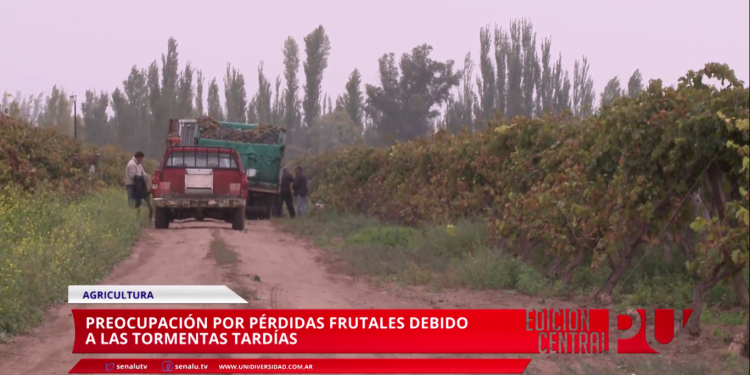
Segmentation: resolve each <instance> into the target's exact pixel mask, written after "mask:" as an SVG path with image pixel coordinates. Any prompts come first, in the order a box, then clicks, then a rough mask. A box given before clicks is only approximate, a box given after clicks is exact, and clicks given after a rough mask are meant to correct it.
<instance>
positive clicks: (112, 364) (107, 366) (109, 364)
mask: <svg viewBox="0 0 750 375" xmlns="http://www.w3.org/2000/svg"><path fill="white" fill-rule="evenodd" d="M104 368H105V369H106V370H107V371H108V372H109V371H112V370H114V369H115V364H114V363H106V364H104Z"/></svg>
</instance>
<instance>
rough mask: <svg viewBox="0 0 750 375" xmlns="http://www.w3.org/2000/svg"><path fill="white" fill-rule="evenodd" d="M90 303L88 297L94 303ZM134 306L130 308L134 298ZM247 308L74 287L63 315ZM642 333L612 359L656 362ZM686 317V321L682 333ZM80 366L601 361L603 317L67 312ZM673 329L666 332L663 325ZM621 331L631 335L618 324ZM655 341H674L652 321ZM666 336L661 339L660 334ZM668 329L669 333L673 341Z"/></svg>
mask: <svg viewBox="0 0 750 375" xmlns="http://www.w3.org/2000/svg"><path fill="white" fill-rule="evenodd" d="M92 296H93V297H92ZM136 296H137V297H136ZM90 300H94V301H98V302H94V303H117V304H122V303H139V304H140V303H156V304H174V303H180V304H235V303H238V304H246V303H247V301H245V300H244V299H242V298H241V297H239V296H238V295H236V294H235V293H234V292H232V291H231V290H230V289H229V288H227V287H226V286H96V287H93V286H92V287H86V286H71V287H70V288H69V302H70V303H92V302H90ZM638 313H639V314H640V318H641V329H640V331H639V332H638V333H637V334H636V335H635V336H634V337H632V338H630V339H626V340H622V339H621V340H619V342H618V353H621V352H626V353H657V352H656V351H655V350H653V349H652V348H651V347H650V346H649V344H648V342H647V340H646V337H645V325H646V324H645V322H646V321H645V318H646V315H645V311H644V310H638ZM689 314H690V311H689V310H685V311H683V327H684V324H685V323H686V322H687V318H688V317H689ZM72 315H73V320H74V323H75V338H74V345H73V353H79V354H94V353H96V354H117V355H118V357H122V355H123V354H141V355H143V354H163V353H179V354H182V355H184V354H203V355H205V354H222V355H223V356H226V355H227V354H237V355H241V354H249V353H253V354H312V353H315V354H339V353H340V354H360V355H363V357H365V355H366V354H384V353H390V354H454V353H455V354H521V355H531V354H594V355H597V354H598V355H601V354H604V353H608V352H609V350H610V348H609V342H610V341H609V335H610V324H609V311H608V310H606V309H555V308H548V309H507V310H473V309H472V310H438V309H431V310H373V309H370V310H265V309H262V310H261V309H258V310H256V309H205V308H195V309H184V308H181V309H142V308H129V309H75V308H74V309H72ZM670 319H671V321H670ZM617 322H618V323H617V329H619V330H624V329H629V328H630V327H631V326H632V325H633V321H632V318H631V317H630V316H628V315H620V316H618V317H617ZM656 323H657V329H656V332H655V336H656V339H657V341H658V342H659V343H661V344H668V343H669V342H671V341H672V339H673V337H674V313H673V312H672V310H659V311H656ZM659 327H662V328H659ZM670 329H671V332H670ZM530 362H531V359H529V358H526V359H515V358H513V359H510V358H504V359H487V358H482V359H471V358H461V359H447V358H442V359H426V358H422V359H384V358H347V359H341V358H331V359H320V358H316V359H300V358H294V359H290V358H279V359H268V358H263V359H249V358H230V359H226V358H194V359H186V358H174V359H171V358H164V359H154V358H147V359H139V358H124V359H123V358H117V359H102V358H96V359H94V358H85V359H82V360H80V362H79V363H77V364H76V365H75V367H74V368H73V369H72V370H71V372H70V373H77V374H84V373H88V374H91V373H141V374H155V373H172V374H175V373H186V374H187V373H203V374H206V373H300V374H302V373H318V374H322V373H402V374H403V373H415V374H416V373H433V374H434V373H466V374H469V373H485V374H486V373H493V374H522V373H523V372H524V371H525V370H526V368H527V367H528V365H529V363H530Z"/></svg>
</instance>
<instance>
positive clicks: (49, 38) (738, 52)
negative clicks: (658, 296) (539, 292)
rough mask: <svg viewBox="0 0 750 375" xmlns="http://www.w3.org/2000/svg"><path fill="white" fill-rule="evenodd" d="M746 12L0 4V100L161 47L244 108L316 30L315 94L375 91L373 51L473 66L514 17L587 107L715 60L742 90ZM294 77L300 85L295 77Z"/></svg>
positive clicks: (393, 4) (631, 7)
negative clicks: (623, 84)
mask: <svg viewBox="0 0 750 375" xmlns="http://www.w3.org/2000/svg"><path fill="white" fill-rule="evenodd" d="M748 8H749V2H748V0H712V1H704V0H701V1H697V0H682V1H671V0H670V1H661V0H628V1H616V2H615V1H602V0H578V1H576V0H566V1H558V0H545V1H532V0H523V1H521V0H518V1H503V0H487V1H484V0H483V1H480V0H462V1H457V0H456V1H453V0H431V1H427V0H398V1H394V0H378V1H353V0H348V1H345V0H335V1H334V0H330V1H325V0H318V1H310V0H307V1H304V0H301V1H281V0H274V1H251V0H244V1H243V0H232V1H230V0H212V1H207V0H206V1H197V0H181V1H166V0H127V1H125V0H120V1H113V0H107V1H102V0H65V1H59V0H0V49H1V51H2V52H0V53H1V54H2V55H1V56H0V91H3V90H7V91H9V92H11V93H15V92H16V91H18V90H20V91H21V92H22V93H24V94H32V93H39V92H44V93H45V94H46V93H49V91H50V89H51V87H52V85H53V84H58V85H62V86H63V87H64V88H65V89H67V90H68V91H70V92H75V93H76V94H78V96H79V98H81V97H82V96H83V94H84V92H85V90H87V89H92V88H93V89H97V90H107V91H109V92H112V91H113V90H114V89H115V87H117V86H120V85H121V84H122V81H123V80H124V79H125V78H126V77H127V75H128V73H129V71H130V68H131V67H132V66H133V65H134V64H135V65H138V66H139V67H145V66H147V65H148V64H149V63H151V62H152V61H154V60H155V59H159V58H160V56H161V54H162V53H165V52H166V48H167V39H168V38H169V37H170V36H173V37H175V38H176V39H177V41H178V43H179V47H178V51H179V57H180V64H181V66H180V68H182V64H183V63H184V62H185V61H186V60H190V61H191V62H192V64H193V66H194V67H196V68H199V69H202V70H203V72H204V75H205V76H206V77H207V79H206V82H208V81H209V80H210V79H211V78H212V77H216V78H217V80H218V81H221V78H222V77H223V75H224V72H225V69H226V64H227V62H231V63H232V64H233V65H235V66H237V67H238V68H239V69H240V70H241V72H242V73H244V75H245V81H246V83H247V86H248V87H247V89H248V97H251V96H252V95H254V93H255V91H256V88H257V86H258V83H257V81H258V80H257V74H256V69H257V66H258V63H259V62H260V61H261V60H264V61H265V71H266V75H267V76H268V77H269V80H270V81H271V82H273V80H274V77H275V76H276V75H277V74H281V72H282V68H283V66H282V61H283V56H282V52H281V49H282V46H283V42H284V40H285V39H286V38H287V37H288V36H290V35H291V36H293V37H294V38H295V39H297V41H298V43H300V45H301V49H302V51H304V46H303V42H302V38H303V37H304V36H305V35H306V34H308V33H309V32H310V31H312V30H313V29H314V28H315V27H317V26H318V25H323V26H324V27H325V29H326V31H327V33H328V35H329V37H330V40H331V47H332V48H331V55H330V58H329V63H328V69H327V70H326V72H325V76H324V79H323V91H324V92H327V93H329V94H331V95H333V96H334V97H335V96H336V95H337V94H339V93H341V92H342V91H344V84H345V82H346V79H347V76H348V74H349V73H350V72H351V71H352V70H353V69H354V68H355V67H356V68H359V70H360V71H361V72H362V75H363V80H364V82H366V83H377V81H378V74H377V59H378V58H379V57H380V56H382V55H383V53H386V52H395V53H396V54H397V55H400V54H401V53H404V52H408V51H410V50H411V49H412V48H413V47H414V46H416V45H418V44H422V43H428V44H430V45H432V46H433V47H434V52H433V57H434V58H436V59H441V60H445V59H453V60H455V61H456V65H457V66H459V67H460V66H461V65H462V64H463V58H464V56H465V55H466V53H467V52H471V54H472V57H473V58H474V60H475V61H477V60H478V55H479V29H480V27H482V26H484V25H487V24H495V23H498V24H500V25H502V26H507V24H508V22H509V20H510V19H512V18H516V17H528V18H530V19H531V20H532V21H533V22H534V27H535V30H536V32H537V39H538V40H541V39H542V37H544V36H551V37H552V49H553V56H556V55H557V54H558V52H562V56H563V64H564V65H565V66H566V68H567V69H569V70H570V71H571V77H572V70H573V61H574V59H576V58H580V57H581V56H583V55H586V56H587V57H588V60H589V63H590V65H591V74H592V76H593V78H594V82H595V88H596V91H597V99H598V96H599V92H601V89H602V87H603V86H604V84H605V83H606V82H607V80H609V79H610V78H612V77H614V76H619V77H620V80H621V81H627V78H628V77H629V76H630V74H631V73H632V72H633V71H634V70H635V69H636V68H638V69H640V70H641V72H642V74H643V76H644V78H646V79H650V78H662V79H663V80H664V81H666V82H667V83H668V84H673V83H675V82H676V80H677V78H678V77H680V76H682V75H683V74H684V73H685V72H687V71H688V70H690V69H699V68H701V67H702V66H703V64H704V63H706V62H723V63H728V64H729V65H730V67H732V68H733V69H735V72H736V73H737V75H738V76H739V77H740V79H742V80H743V81H745V82H746V83H747V82H748V70H749V66H750V62H749V61H748V56H749V55H750V51H749V47H748V46H749V45H750V41H749V38H748V30H749V29H750V24H749V16H748V13H749V12H750V10H749V9H748ZM301 58H302V59H304V54H302V56H301ZM478 71H479V68H478V67H477V68H475V73H478ZM300 76H301V83H302V84H303V83H304V76H303V72H302V69H301V68H300ZM207 86H208V85H207V84H206V87H205V88H204V90H207ZM221 91H223V89H222V90H221ZM205 95H206V94H205V91H204V98H205Z"/></svg>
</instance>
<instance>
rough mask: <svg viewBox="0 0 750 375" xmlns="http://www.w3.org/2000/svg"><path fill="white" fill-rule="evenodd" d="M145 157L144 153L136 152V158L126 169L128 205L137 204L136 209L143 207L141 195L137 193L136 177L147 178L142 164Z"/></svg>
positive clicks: (131, 160)
mask: <svg viewBox="0 0 750 375" xmlns="http://www.w3.org/2000/svg"><path fill="white" fill-rule="evenodd" d="M144 157H145V155H144V154H143V152H141V151H138V152H136V153H135V156H133V158H132V159H130V161H129V162H128V166H127V167H125V190H127V192H128V204H130V205H133V204H135V208H139V207H141V195H140V194H138V192H137V191H136V187H135V178H136V176H138V177H140V178H145V176H147V175H146V172H145V171H144V170H143V164H141V163H142V162H143V158H144Z"/></svg>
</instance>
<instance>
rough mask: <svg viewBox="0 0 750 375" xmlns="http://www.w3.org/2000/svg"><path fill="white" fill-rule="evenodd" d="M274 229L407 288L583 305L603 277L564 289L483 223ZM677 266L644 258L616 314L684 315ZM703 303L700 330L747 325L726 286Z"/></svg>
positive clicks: (580, 279)
mask: <svg viewBox="0 0 750 375" xmlns="http://www.w3.org/2000/svg"><path fill="white" fill-rule="evenodd" d="M279 223H280V225H281V227H282V228H283V229H284V230H285V231H287V232H290V233H293V234H296V235H302V236H305V237H307V238H310V239H312V240H314V242H315V244H316V245H317V246H319V247H321V248H324V249H327V250H329V252H330V253H332V254H333V255H334V256H336V257H337V258H339V259H341V260H343V261H345V262H346V263H347V264H348V265H349V266H350V267H351V269H350V271H351V272H354V273H356V274H360V275H367V276H372V277H375V278H378V279H380V280H386V281H394V282H398V283H401V284H406V285H416V286H428V287H431V288H437V289H442V288H468V289H474V290H486V289H491V290H496V289H504V290H509V291H510V292H511V293H514V292H518V293H522V294H526V295H534V296H539V297H542V298H560V299H569V300H573V301H579V302H581V303H583V302H584V300H585V297H586V296H587V295H588V294H589V293H590V292H591V291H592V290H593V288H594V287H596V286H597V285H601V282H602V281H603V280H604V279H605V278H606V277H607V270H604V269H594V268H591V267H579V268H578V269H576V270H575V271H574V274H573V278H572V282H571V283H570V284H569V285H567V286H563V285H562V283H560V282H559V281H556V280H552V279H550V278H548V277H547V276H546V275H545V274H544V273H543V272H542V271H543V270H544V269H546V267H548V266H549V264H550V262H551V259H549V257H548V256H546V255H545V252H544V249H543V248H537V249H535V251H534V253H533V256H532V257H531V259H532V262H530V263H525V262H522V261H521V260H520V259H518V257H517V256H515V254H510V253H503V252H501V251H499V250H495V249H491V248H488V247H487V246H485V245H484V242H485V241H484V240H485V237H486V224H485V223H483V222H471V221H460V222H457V223H456V224H454V225H448V226H444V225H443V226H428V227H424V228H420V229H414V228H407V227H401V226H393V225H384V224H381V223H380V222H378V221H377V220H375V219H372V218H367V217H365V216H361V215H347V216H339V215H337V214H334V213H326V214H323V215H318V216H313V217H309V218H301V219H294V220H280V221H279ZM683 264H684V259H681V258H680V257H679V256H678V255H676V256H675V258H674V259H672V261H671V262H665V261H664V259H663V257H661V256H660V254H656V253H655V254H653V256H647V258H646V259H645V260H644V262H643V263H642V266H641V267H639V268H638V269H637V271H636V273H635V274H634V275H633V277H632V278H631V280H629V282H628V283H627V284H625V285H623V286H622V288H621V289H620V290H619V292H618V293H617V294H615V295H614V296H613V300H614V302H615V304H616V305H615V308H616V309H617V310H621V311H626V310H627V309H630V308H643V307H655V308H678V309H681V308H688V307H689V305H690V298H691V296H692V289H693V286H694V285H695V283H696V282H698V279H697V278H696V277H695V276H691V275H690V274H688V272H687V271H686V270H685V268H684V266H683ZM747 279H748V274H747V269H745V280H746V281H747ZM707 302H708V305H709V308H708V311H707V313H706V314H704V316H702V321H704V322H706V323H721V324H723V325H730V326H737V325H742V324H744V322H745V321H746V320H745V319H746V317H747V311H746V310H743V309H741V308H737V307H733V306H736V301H735V296H734V291H733V289H732V286H731V284H719V285H717V286H716V287H714V288H713V289H712V290H711V291H710V292H709V293H708V299H707Z"/></svg>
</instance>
